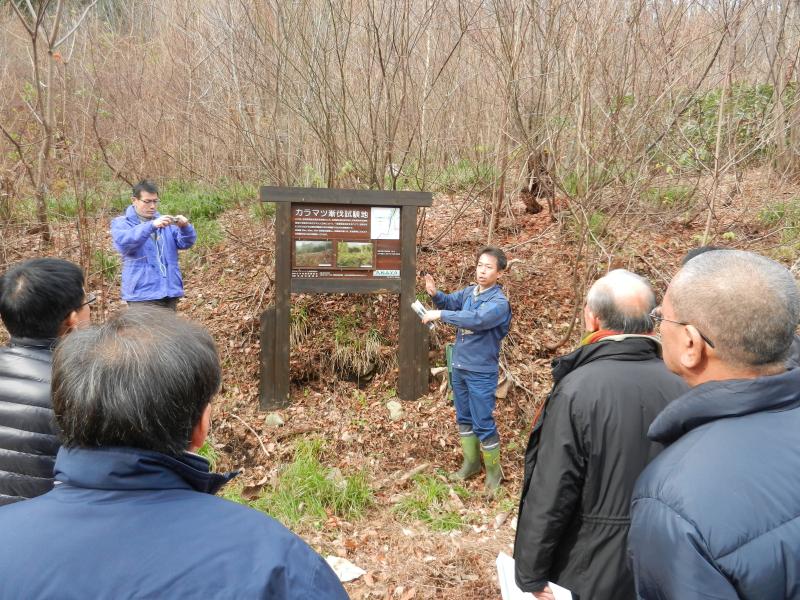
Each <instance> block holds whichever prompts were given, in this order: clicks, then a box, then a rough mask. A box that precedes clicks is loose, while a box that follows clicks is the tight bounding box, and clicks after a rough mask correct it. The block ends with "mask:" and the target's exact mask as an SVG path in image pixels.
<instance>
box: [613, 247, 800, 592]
mask: <svg viewBox="0 0 800 600" xmlns="http://www.w3.org/2000/svg"><path fill="white" fill-rule="evenodd" d="M657 319H658V320H659V321H661V338H662V340H663V346H664V362H665V363H666V365H667V366H668V367H669V368H670V369H671V370H672V371H673V372H675V373H678V374H679V375H680V376H681V377H682V378H683V379H684V380H686V382H687V383H688V384H689V385H690V386H691V390H690V391H689V392H687V393H686V394H685V395H683V396H681V397H680V398H678V399H677V400H675V401H674V402H672V403H671V404H670V405H669V406H668V407H667V408H666V409H665V410H664V411H663V412H662V413H661V414H660V415H659V416H658V417H657V418H656V420H655V421H654V422H653V424H652V425H651V426H650V430H649V432H648V436H649V437H650V439H652V440H653V441H654V442H660V443H663V444H665V445H667V448H666V449H665V450H664V451H663V452H662V453H661V454H659V456H658V457H657V458H656V459H655V460H654V461H653V462H652V463H651V464H650V465H649V466H648V467H647V469H645V471H644V472H643V473H642V475H641V476H640V478H639V481H638V482H637V484H636V488H635V490H634V494H633V501H632V509H631V514H632V522H631V528H630V534H629V538H628V543H629V553H630V558H631V565H632V570H633V574H634V577H635V581H636V591H637V595H638V597H639V598H645V599H648V600H649V599H659V598H664V599H672V598H676V599H677V598H680V599H686V598H691V599H696V598H708V599H711V598H714V599H716V600H720V599H730V600H734V599H738V598H742V599H745V600H748V599H754V600H755V599H761V598H769V599H770V600H778V599H781V598H795V599H797V598H800V569H798V565H799V564H800V563H798V557H800V477H798V473H800V444H798V440H800V434H799V433H798V432H800V369H796V368H791V369H788V370H787V369H786V357H787V355H788V353H789V351H790V346H791V344H792V343H793V340H794V339H795V327H796V326H797V322H798V319H800V292H798V289H797V284H796V283H795V281H794V278H793V277H792V275H791V273H789V271H788V270H787V269H786V268H785V267H783V266H782V265H780V264H778V263H776V262H775V261H772V260H770V259H768V258H765V257H763V256H758V255H757V254H752V253H750V252H742V251H738V250H719V251H716V252H707V253H705V254H702V255H701V256H697V257H695V258H693V259H692V260H690V261H688V262H687V263H686V264H685V265H684V266H683V268H682V269H681V270H680V271H679V272H678V274H677V275H676V276H675V278H674V279H673V280H672V282H670V284H669V288H668V289H667V292H666V294H665V295H664V302H663V306H662V308H661V310H660V314H659V315H657Z"/></svg>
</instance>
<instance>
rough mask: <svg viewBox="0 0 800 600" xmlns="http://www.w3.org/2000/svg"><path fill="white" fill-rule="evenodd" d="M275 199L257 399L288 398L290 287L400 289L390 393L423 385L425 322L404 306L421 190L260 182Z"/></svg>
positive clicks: (415, 391)
mask: <svg viewBox="0 0 800 600" xmlns="http://www.w3.org/2000/svg"><path fill="white" fill-rule="evenodd" d="M260 196H261V201H262V202H275V203H276V207H277V211H276V220H275V305H274V307H271V308H268V309H267V310H266V311H265V312H264V314H263V315H262V316H261V376H260V379H261V381H260V384H261V385H260V393H259V396H260V405H261V408H262V409H263V410H273V409H275V408H281V407H285V406H287V405H288V404H289V402H290V399H289V313H290V305H291V294H292V292H294V293H311V294H315V293H317V294H318V293H355V294H370V293H377V292H388V293H394V294H400V348H399V351H398V356H397V359H398V364H399V368H400V372H399V380H398V386H397V395H398V396H399V397H400V398H401V399H403V400H415V399H417V398H419V397H420V396H421V395H423V394H425V393H426V392H427V389H428V329H427V327H425V326H423V325H422V323H421V322H420V320H419V317H418V316H417V315H416V314H415V313H414V311H413V310H412V309H411V303H412V302H413V301H414V299H415V293H414V291H415V287H416V278H417V277H416V275H417V274H416V265H417V257H416V234H417V207H419V206H430V205H431V202H432V195H431V194H430V193H427V192H389V191H373V190H339V189H325V188H281V187H262V188H261V193H260Z"/></svg>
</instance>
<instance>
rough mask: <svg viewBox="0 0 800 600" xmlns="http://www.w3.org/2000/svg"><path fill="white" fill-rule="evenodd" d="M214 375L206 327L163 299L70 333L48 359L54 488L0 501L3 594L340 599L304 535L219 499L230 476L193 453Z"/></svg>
mask: <svg viewBox="0 0 800 600" xmlns="http://www.w3.org/2000/svg"><path fill="white" fill-rule="evenodd" d="M220 379H221V371H220V365H219V358H218V355H217V351H216V348H215V346H214V342H213V340H212V339H211V336H210V335H209V334H208V332H206V331H205V330H204V329H202V328H200V327H198V326H196V325H193V324H191V323H189V322H188V321H186V320H184V319H181V318H179V317H177V316H175V315H174V314H173V313H172V312H171V311H168V310H165V309H163V308H161V309H159V308H144V309H142V310H137V311H131V310H128V311H124V312H123V313H121V315H119V316H117V317H114V318H113V319H111V320H109V321H108V322H107V323H106V324H105V325H102V326H100V327H93V328H88V329H83V330H80V331H77V332H74V333H71V334H70V335H69V336H67V337H66V338H65V339H64V340H63V341H62V342H61V343H60V344H59V346H58V347H57V348H56V351H55V353H54V357H53V409H54V411H55V414H56V419H57V421H58V424H59V426H60V428H61V432H62V441H63V446H62V448H61V450H59V452H58V456H57V458H56V464H55V479H56V484H55V487H54V488H53V490H52V491H50V492H49V493H47V494H44V495H42V496H39V497H37V498H34V499H32V500H28V501H26V502H18V503H16V504H11V505H9V506H4V507H2V508H0V531H2V532H3V533H2V538H3V543H2V544H0V599H6V598H7V599H9V600H11V599H15V600H16V599H19V598H30V599H41V598H59V599H61V600H69V599H76V600H77V599H83V598H248V599H249V598H265V599H273V600H288V599H296V600H307V599H308V598H325V599H333V600H345V599H346V598H347V593H346V592H345V591H344V588H343V587H342V585H341V583H340V582H339V580H338V578H337V576H336V575H335V574H334V572H333V570H332V569H331V568H330V567H329V566H328V564H327V563H326V562H325V561H324V560H323V559H322V558H321V557H320V556H319V555H318V554H317V553H316V552H314V551H313V550H312V549H311V548H309V547H308V546H307V545H306V544H305V543H304V542H303V541H302V540H301V539H300V538H299V537H297V536H296V535H294V534H293V533H291V532H290V531H288V530H287V529H286V528H285V527H283V526H282V525H281V524H280V523H278V522H277V521H275V520H273V519H272V518H270V517H268V516H266V515H264V514H262V513H260V512H258V511H255V510H253V509H251V508H248V507H245V506H241V505H239V504H236V503H234V502H230V501H228V500H225V499H223V498H218V497H215V496H214V493H215V492H216V491H217V490H219V489H220V488H221V487H222V486H223V485H224V484H225V483H226V482H227V481H228V480H229V479H231V478H232V477H233V476H234V474H225V475H222V474H215V473H212V472H210V470H209V463H208V461H207V460H206V459H204V458H203V457H201V456H199V455H198V454H194V452H195V451H196V450H197V449H198V448H200V447H201V446H202V444H203V441H204V439H205V437H206V434H207V433H208V429H209V422H210V414H211V399H212V397H213V396H214V395H215V394H216V393H217V390H218V389H219V386H220Z"/></svg>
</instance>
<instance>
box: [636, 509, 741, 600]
mask: <svg viewBox="0 0 800 600" xmlns="http://www.w3.org/2000/svg"><path fill="white" fill-rule="evenodd" d="M631 510H632V513H631V528H630V531H629V532H628V558H629V561H630V565H631V570H632V572H633V578H634V581H635V583H636V595H637V597H638V598H647V599H648V600H651V599H652V600H660V599H663V600H670V599H672V598H691V599H692V600H694V599H698V600H702V599H708V600H711V599H712V598H713V599H714V600H736V599H737V598H738V597H739V596H738V594H737V593H736V590H735V589H734V587H733V586H732V585H731V582H730V581H728V579H727V578H726V577H725V575H723V574H722V573H721V572H720V571H719V570H718V569H717V567H716V565H715V564H714V560H713V558H711V556H710V553H709V552H708V548H707V546H706V543H705V541H704V540H703V539H702V537H701V535H700V534H699V532H698V531H697V529H696V528H695V526H694V525H693V524H692V523H691V522H689V521H687V520H686V519H684V518H683V517H682V516H681V515H680V514H678V513H677V512H676V511H674V510H673V509H672V508H671V507H669V506H668V505H666V504H664V503H663V502H662V501H660V500H658V499H656V498H638V499H634V501H633V504H632V507H631Z"/></svg>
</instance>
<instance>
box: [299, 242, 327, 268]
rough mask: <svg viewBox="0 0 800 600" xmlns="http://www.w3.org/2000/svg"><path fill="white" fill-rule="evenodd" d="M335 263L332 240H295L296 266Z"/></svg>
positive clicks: (324, 265)
mask: <svg viewBox="0 0 800 600" xmlns="http://www.w3.org/2000/svg"><path fill="white" fill-rule="evenodd" d="M332 265H333V242H331V241H330V240H295V242H294V266H295V267H330V266H332Z"/></svg>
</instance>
